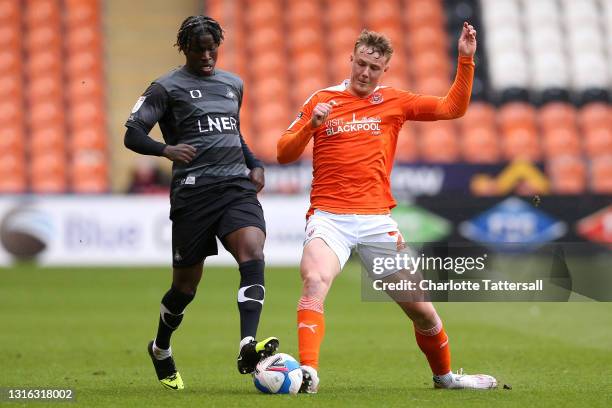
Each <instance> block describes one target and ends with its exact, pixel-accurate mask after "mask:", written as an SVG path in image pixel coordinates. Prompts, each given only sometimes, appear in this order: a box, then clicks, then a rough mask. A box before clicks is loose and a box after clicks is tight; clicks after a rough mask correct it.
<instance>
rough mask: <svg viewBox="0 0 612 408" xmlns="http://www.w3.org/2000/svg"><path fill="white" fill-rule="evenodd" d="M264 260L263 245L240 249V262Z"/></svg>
mask: <svg viewBox="0 0 612 408" xmlns="http://www.w3.org/2000/svg"><path fill="white" fill-rule="evenodd" d="M263 260H264V253H263V246H259V245H258V246H249V247H246V248H241V249H239V250H238V263H242V262H248V261H263Z"/></svg>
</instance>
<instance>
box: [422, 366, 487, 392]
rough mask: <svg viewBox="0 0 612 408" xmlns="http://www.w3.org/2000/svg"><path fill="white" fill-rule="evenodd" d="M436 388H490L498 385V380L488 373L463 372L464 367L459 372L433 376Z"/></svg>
mask: <svg viewBox="0 0 612 408" xmlns="http://www.w3.org/2000/svg"><path fill="white" fill-rule="evenodd" d="M433 381H434V388H446V389H455V390H459V389H472V390H488V389H491V388H495V387H497V380H496V379H495V378H494V377H491V376H490V375H486V374H473V375H469V374H463V368H460V369H459V371H457V374H454V373H448V374H446V375H436V376H434V377H433Z"/></svg>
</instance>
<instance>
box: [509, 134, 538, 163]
mask: <svg viewBox="0 0 612 408" xmlns="http://www.w3.org/2000/svg"><path fill="white" fill-rule="evenodd" d="M502 145H503V151H504V157H505V159H507V160H515V159H523V160H529V161H538V160H540V158H541V151H540V144H539V141H538V137H537V133H536V131H535V129H533V128H529V127H515V128H511V129H509V130H507V131H506V132H504V133H503V136H502Z"/></svg>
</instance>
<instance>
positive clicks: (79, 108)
mask: <svg viewBox="0 0 612 408" xmlns="http://www.w3.org/2000/svg"><path fill="white" fill-rule="evenodd" d="M69 115H70V126H71V127H72V128H81V127H87V126H96V125H98V124H102V123H104V106H103V103H102V101H94V100H87V99H85V100H84V101H83V102H82V103H78V104H74V105H73V106H71V108H70V111H69Z"/></svg>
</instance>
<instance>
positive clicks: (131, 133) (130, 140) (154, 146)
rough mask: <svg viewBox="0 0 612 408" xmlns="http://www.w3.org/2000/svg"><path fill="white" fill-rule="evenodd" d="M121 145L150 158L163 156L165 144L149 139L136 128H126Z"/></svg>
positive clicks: (142, 131)
mask: <svg viewBox="0 0 612 408" xmlns="http://www.w3.org/2000/svg"><path fill="white" fill-rule="evenodd" d="M123 143H124V144H125V147H127V148H128V149H130V150H132V151H134V152H136V153H140V154H147V155H151V156H161V155H163V154H164V149H165V148H166V144H164V143H161V142H158V141H157V140H155V139H153V138H151V137H150V136H149V135H147V134H146V133H145V132H144V130H142V129H141V128H140V127H138V126H128V128H127V131H126V132H125V136H124V138H123Z"/></svg>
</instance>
